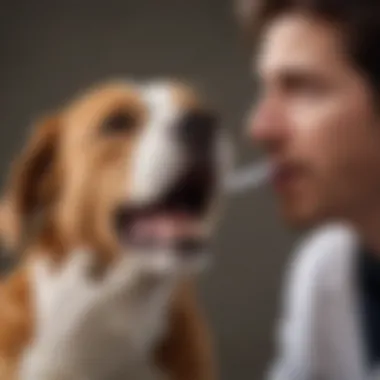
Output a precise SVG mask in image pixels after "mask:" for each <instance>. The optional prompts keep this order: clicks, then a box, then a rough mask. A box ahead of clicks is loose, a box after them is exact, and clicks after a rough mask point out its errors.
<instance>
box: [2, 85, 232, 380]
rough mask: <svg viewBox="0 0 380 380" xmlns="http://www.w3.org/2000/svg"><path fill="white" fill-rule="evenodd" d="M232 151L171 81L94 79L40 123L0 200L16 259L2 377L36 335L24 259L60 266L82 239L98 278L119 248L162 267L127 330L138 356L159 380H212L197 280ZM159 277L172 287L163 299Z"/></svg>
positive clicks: (5, 303) (10, 373) (196, 103)
mask: <svg viewBox="0 0 380 380" xmlns="http://www.w3.org/2000/svg"><path fill="white" fill-rule="evenodd" d="M230 152H231V150H230V146H229V144H228V139H227V138H226V135H225V132H224V131H223V130H222V128H221V126H220V122H219V120H218V118H217V116H216V114H215V113H214V112H213V111H212V109H211V107H210V106H209V105H208V104H207V102H206V101H205V100H204V99H203V98H202V97H201V95H200V94H199V93H198V92H197V91H196V90H195V89H194V88H192V87H191V86H189V85H185V84H183V83H180V82H177V81H173V80H157V81H150V82H146V83H134V82H128V81H123V80H115V81H109V82H106V83H102V84H98V85H96V86H94V87H93V88H91V89H88V90H87V91H85V92H84V93H82V94H80V95H79V96H77V97H76V98H75V99H74V100H72V101H71V102H69V103H68V104H66V105H65V106H64V107H62V109H60V110H58V111H57V112H54V113H52V114H51V115H49V116H47V117H44V118H43V119H41V120H40V121H38V122H37V123H36V125H35V126H34V128H33V129H32V133H31V136H30V138H29V140H28V141H27V143H26V146H25V147H24V149H23V150H22V151H21V153H20V154H19V155H18V156H17V157H16V159H15V161H14V163H13V166H12V167H11V169H10V174H9V178H8V181H7V182H6V186H5V189H4V195H3V199H2V203H1V210H0V232H1V236H2V238H3V243H4V244H5V246H6V247H7V249H8V250H9V251H12V252H13V251H14V252H18V253H21V255H20V259H19V263H18V264H17V265H16V267H15V268H14V270H12V272H11V273H10V274H9V275H8V276H7V277H6V278H5V279H4V280H3V282H2V284H1V287H0V359H1V362H0V379H4V380H5V379H7V380H17V375H16V374H17V371H18V367H19V365H20V364H19V363H20V360H21V357H22V355H23V352H24V350H25V347H26V346H27V345H28V344H29V343H30V342H31V341H33V335H34V327H35V326H34V322H33V315H34V314H33V302H32V298H31V290H30V284H29V282H28V278H29V276H30V262H31V260H32V258H33V257H35V256H36V255H39V254H41V252H44V255H48V256H49V259H50V260H52V261H53V262H54V263H55V265H56V266H58V267H59V266H60V265H62V263H63V262H64V260H65V259H67V258H68V256H69V255H70V253H71V252H73V251H75V250H76V249H77V248H78V247H83V246H86V247H89V248H90V249H91V252H93V253H92V254H93V255H94V257H95V258H96V263H97V265H96V266H95V267H94V268H93V275H94V276H102V273H104V270H105V269H106V268H107V267H109V265H111V263H113V262H115V260H116V261H117V260H118V258H120V257H123V256H125V255H134V256H136V257H140V258H141V263H143V262H144V263H145V264H147V263H148V264H149V265H150V267H151V268H152V273H153V272H155V271H156V272H157V274H158V273H159V274H160V276H161V277H160V276H158V277H160V278H161V280H160V281H150V283H149V284H150V285H149V286H148V285H147V289H148V290H147V291H148V294H147V291H145V292H141V297H142V299H141V302H140V303H139V305H141V308H142V309H141V310H140V312H141V313H140V315H143V314H144V318H139V319H138V320H137V321H135V324H134V326H133V331H134V332H135V335H136V337H138V338H136V339H137V341H139V342H144V347H145V348H146V349H145V350H142V352H144V353H145V354H146V358H144V360H145V359H146V362H147V363H149V365H152V366H156V367H157V368H159V370H160V371H161V372H162V373H164V374H165V375H166V376H167V379H171V380H212V379H215V377H216V372H217V371H216V364H215V360H214V357H213V356H214V354H213V343H212V339H211V337H210V336H211V335H212V334H211V333H210V330H209V327H208V326H207V323H206V321H205V318H204V317H203V315H202V312H201V310H200V309H201V307H200V306H199V305H198V303H197V302H196V301H195V284H194V283H193V277H194V275H196V274H197V273H198V272H199V271H200V270H201V269H202V267H203V266H204V262H205V261H207V258H208V255H209V254H208V251H207V244H208V242H209V240H210V237H211V236H212V234H213V231H214V230H215V227H216V226H217V221H218V219H219V215H220V210H221V209H222V208H223V202H222V199H223V181H224V180H225V177H226V175H227V174H228V172H229V170H230V168H231V154H230ZM145 264H144V265H145ZM169 277H170V278H171V279H172V280H173V279H175V280H173V281H166V282H165V278H169ZM160 283H161V284H162V283H167V284H169V283H170V286H168V288H167V289H168V292H167V294H168V296H167V297H161V296H160V295H159V288H160V285H159V284H160ZM160 297H161V298H160ZM148 299H149V300H150V301H149V302H150V303H149V305H148ZM155 299H156V301H157V300H160V301H159V302H158V301H157V302H156V301H154V300H155ZM145 300H146V302H145ZM152 300H153V301H152ZM144 305H145V306H144ZM144 307H145V309H144ZM149 307H150V309H149ZM148 310H149V312H148ZM164 311H165V312H164ZM133 312H134V313H138V312H139V311H138V310H133ZM127 313H128V310H127ZM163 319H164V320H163ZM161 322H162V323H161ZM126 323H129V322H128V319H127V318H126ZM137 341H136V344H138V343H137ZM132 349H133V347H132ZM139 352H140V351H139ZM129 354H131V353H126V355H129Z"/></svg>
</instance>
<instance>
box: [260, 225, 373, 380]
mask: <svg viewBox="0 0 380 380" xmlns="http://www.w3.org/2000/svg"><path fill="white" fill-rule="evenodd" d="M357 249H358V239H357V236H356V234H355V233H354V232H353V230H352V229H350V228H349V227H347V226H344V225H329V226H325V227H322V228H320V229H318V230H317V231H314V232H313V233H312V234H311V236H309V237H307V238H306V239H305V240H304V241H303V242H302V244H301V245H300V247H299V249H298V250H297V252H296V256H295V258H294V259H293V262H292V265H291V268H290V270H289V273H288V276H289V277H288V278H287V279H286V292H285V295H284V305H283V308H284V309H283V312H282V316H281V319H280V320H279V331H278V337H277V338H278V352H277V359H276V360H275V363H274V365H273V367H272V368H271V370H270V372H269V376H268V377H267V378H268V379H269V380H369V379H373V378H374V377H373V376H374V375H373V374H372V375H369V374H367V373H366V372H367V371H366V368H365V361H364V359H365V358H364V355H363V353H364V350H363V341H362V334H361V331H360V328H361V325H360V321H359V320H358V317H359V310H358V302H357V301H358V300H357V292H356V290H357V289H356V288H355V280H354V277H353V276H354V275H355V272H354V270H355V267H354V260H353V259H354V257H355V252H356V250H357ZM379 323H380V321H379ZM377 376H378V377H375V378H376V379H377V380H378V379H380V376H379V375H377Z"/></svg>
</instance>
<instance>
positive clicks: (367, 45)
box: [244, 0, 380, 380]
mask: <svg viewBox="0 0 380 380" xmlns="http://www.w3.org/2000/svg"><path fill="white" fill-rule="evenodd" d="M251 4H252V6H251V9H249V6H248V7H247V8H246V9H245V13H244V14H245V15H247V14H249V17H247V18H246V19H245V22H246V25H248V26H249V33H251V35H253V36H255V38H257V40H256V43H257V49H258V51H257V56H255V67H254V70H255V72H256V74H257V77H258V79H259V81H258V82H259V100H258V103H257V106H256V108H255V110H254V112H253V113H252V118H251V123H250V132H251V136H252V138H253V139H254V141H255V142H257V143H259V144H261V146H262V147H263V148H264V149H265V150H266V152H267V154H268V156H269V158H270V159H271V161H272V162H273V164H274V166H275V174H274V176H273V186H274V189H275V191H276V193H277V199H278V202H279V209H280V210H281V214H282V216H283V218H284V219H285V220H286V221H287V222H288V223H289V224H290V225H292V226H295V227H316V228H317V225H318V228H317V229H316V231H314V232H313V233H312V235H311V237H310V238H308V239H306V241H305V243H303V244H301V247H300V249H299V252H297V255H296V258H295V260H294V262H293V265H292V268H291V270H290V273H289V278H288V282H287V290H286V295H285V305H284V308H285V310H284V315H283V317H282V318H281V321H280V330H279V349H278V355H279V358H278V360H277V361H276V362H275V365H274V366H273V368H272V370H271V373H270V376H269V378H270V379H275V380H290V379H295V380H296V379H299V380H306V379H308V380H309V379H312V380H314V379H326V380H363V379H368V378H369V377H368V376H373V375H371V374H373V373H374V372H375V371H376V366H378V365H379V364H380V98H379V95H380V50H379V48H378V45H377V44H378V43H379V41H380V3H379V2H377V1H375V0H342V1H341V0H312V1H309V0H294V1H293V0H262V1H261V2H260V1H259V2H257V1H254V0H251ZM245 5H247V2H246V3H245ZM252 27H253V28H252ZM338 221H339V224H333V222H334V223H335V222H338ZM378 376H379V375H378ZM377 378H380V377H377Z"/></svg>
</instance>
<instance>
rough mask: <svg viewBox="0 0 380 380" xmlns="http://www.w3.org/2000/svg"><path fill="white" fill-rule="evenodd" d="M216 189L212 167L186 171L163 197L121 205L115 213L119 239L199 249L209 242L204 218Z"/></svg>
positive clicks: (142, 244)
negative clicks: (141, 205) (140, 203)
mask: <svg viewBox="0 0 380 380" xmlns="http://www.w3.org/2000/svg"><path fill="white" fill-rule="evenodd" d="M214 190H215V180H214V175H213V171H212V170H208V169H205V168H202V169H193V170H189V171H187V172H186V173H185V174H184V175H183V176H182V177H180V178H179V180H178V181H176V183H174V184H173V186H172V187H171V188H170V189H169V191H168V192H167V193H166V194H165V195H164V196H163V197H162V198H161V199H160V201H158V202H156V203H154V204H150V205H145V206H143V207H131V206H129V205H124V206H122V207H120V208H119V210H118V212H117V216H116V229H117V233H118V236H119V239H120V240H121V242H122V244H123V245H132V246H137V247H147V248H156V247H173V248H175V249H177V250H179V251H185V252H195V251H200V250H201V249H202V248H203V246H204V245H205V243H206V236H205V233H204V232H205V231H204V222H205V220H204V219H205V216H206V214H207V211H208V208H209V206H210V203H211V201H212V197H213V193H214Z"/></svg>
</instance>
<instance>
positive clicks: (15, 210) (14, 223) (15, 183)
mask: <svg viewBox="0 0 380 380" xmlns="http://www.w3.org/2000/svg"><path fill="white" fill-rule="evenodd" d="M59 126H60V120H59V116H58V115H55V116H50V117H47V118H45V119H43V120H42V121H40V122H38V123H36V127H35V128H34V129H33V130H32V135H31V137H30V138H29V140H28V141H27V144H26V146H25V147H24V149H23V150H22V152H21V154H19V156H18V157H16V159H15V161H14V163H13V165H12V166H11V170H10V173H9V174H10V175H9V178H8V181H7V182H6V186H5V192H4V195H3V198H2V200H1V203H0V234H1V238H2V239H3V243H4V244H5V246H6V248H7V249H11V250H13V249H17V248H18V246H19V244H21V241H22V239H23V237H24V233H25V232H26V231H27V229H28V228H29V227H30V225H29V224H30V223H33V217H34V216H35V215H36V213H37V212H40V211H42V212H43V211H44V208H46V207H47V206H48V205H49V202H51V200H52V198H53V197H54V195H55V192H56V191H57V143H58V134H59V129H60V127H59Z"/></svg>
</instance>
